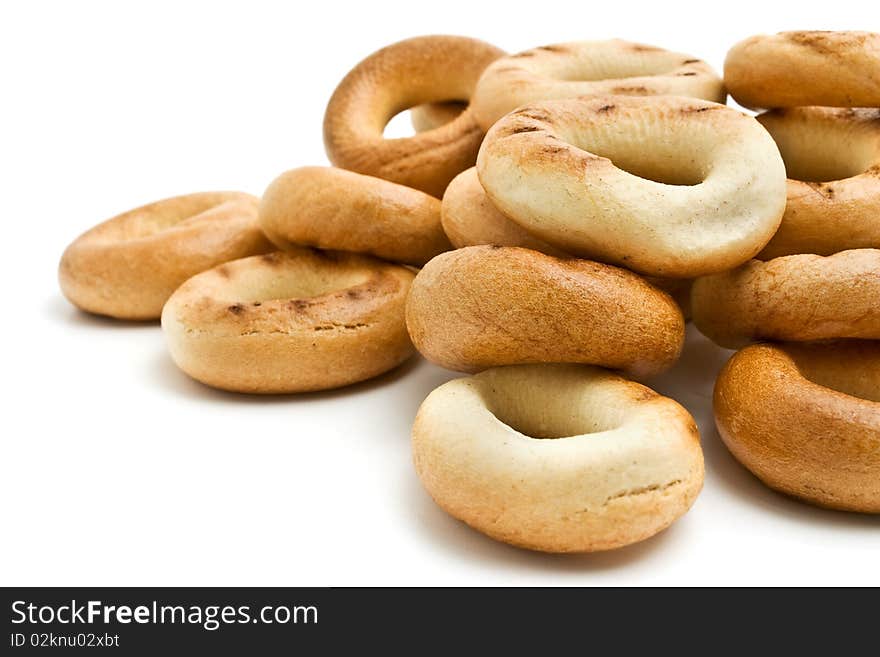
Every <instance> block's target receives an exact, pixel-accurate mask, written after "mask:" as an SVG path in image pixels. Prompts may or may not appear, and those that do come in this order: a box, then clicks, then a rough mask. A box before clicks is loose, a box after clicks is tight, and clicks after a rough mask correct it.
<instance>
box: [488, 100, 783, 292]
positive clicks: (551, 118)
mask: <svg viewBox="0 0 880 657" xmlns="http://www.w3.org/2000/svg"><path fill="white" fill-rule="evenodd" d="M477 172H478V174H479V178H480V182H481V183H482V185H483V187H484V189H485V190H486V193H487V194H488V195H489V198H490V199H491V200H492V203H493V204H495V205H496V206H497V207H498V209H499V210H500V211H501V212H502V213H503V214H505V215H506V216H508V217H510V218H511V219H513V220H514V221H516V222H517V223H518V224H520V225H521V226H522V227H523V228H525V229H526V230H528V231H529V232H530V233H532V234H533V235H535V236H536V237H538V238H540V239H542V240H545V241H546V242H548V243H550V244H552V245H553V246H555V247H557V248H560V249H563V250H565V251H568V252H569V253H572V254H574V255H577V256H581V257H586V258H591V259H595V260H600V261H603V262H609V263H612V264H617V265H621V266H624V267H627V268H629V269H632V270H634V271H637V272H639V273H642V274H646V275H650V276H662V277H668V278H691V277H695V276H699V275H702V274H708V273H713V272H717V271H724V270H726V269H730V268H731V267H735V266H736V265H739V264H741V263H743V262H745V261H747V260H748V259H749V258H751V257H753V256H754V255H756V254H757V253H758V252H759V251H760V250H761V249H762V248H763V247H764V245H765V244H766V243H767V242H768V241H769V240H770V238H771V237H772V236H773V234H774V233H775V232H776V229H777V228H778V227H779V222H780V221H781V219H782V213H783V211H784V210H785V193H786V191H785V190H786V188H785V166H784V165H783V163H782V158H781V157H780V155H779V150H778V149H777V147H776V144H775V143H774V142H773V139H772V138H771V137H770V135H769V134H767V131H766V130H764V128H762V127H761V125H760V124H759V123H758V122H757V121H755V119H754V118H752V117H750V116H747V115H745V114H742V113H741V112H738V111H736V110H734V109H732V108H728V107H725V106H723V105H718V104H716V103H710V102H708V101H703V100H694V99H688V98H678V97H671V96H667V97H655V98H639V97H636V96H610V97H597V98H578V99H568V100H552V101H544V102H541V103H535V104H533V105H527V106H525V107H522V108H520V109H518V110H516V111H514V112H512V113H511V114H508V115H507V116H506V117H504V118H503V119H501V120H500V121H499V122H498V123H496V124H495V125H494V127H493V128H492V129H491V130H490V131H489V133H488V134H487V135H486V139H485V140H484V142H483V145H482V147H481V148H480V154H479V157H478V159H477ZM658 181H659V182H658Z"/></svg>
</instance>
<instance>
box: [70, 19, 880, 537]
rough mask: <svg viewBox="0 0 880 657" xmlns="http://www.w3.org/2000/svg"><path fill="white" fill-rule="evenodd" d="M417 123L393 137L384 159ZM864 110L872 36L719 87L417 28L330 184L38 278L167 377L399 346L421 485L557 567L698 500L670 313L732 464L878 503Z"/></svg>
mask: <svg viewBox="0 0 880 657" xmlns="http://www.w3.org/2000/svg"><path fill="white" fill-rule="evenodd" d="M728 93H729V94H730V95H731V96H732V97H733V99H734V100H736V101H737V102H738V103H739V104H740V105H742V106H743V107H746V108H750V109H753V110H757V111H759V112H760V113H758V114H757V116H755V115H753V114H752V113H750V112H746V111H741V110H739V109H736V108H734V107H732V106H728V105H726V99H727V94H728ZM410 108H412V112H411V116H412V121H413V125H414V128H415V131H416V134H415V135H414V136H411V137H405V138H394V139H391V138H386V137H385V135H384V130H385V128H386V126H387V124H388V123H389V121H390V120H391V119H392V118H393V117H394V116H395V115H397V114H398V113H400V112H401V111H403V110H406V109H410ZM878 108H880V35H878V34H873V33H867V32H786V33H781V34H778V35H775V36H756V37H752V38H749V39H746V40H745V41H742V42H740V43H738V44H737V45H735V46H734V47H733V48H732V49H731V50H730V51H729V53H728V55H727V59H726V61H725V65H724V76H723V79H722V78H721V77H720V76H719V75H718V74H716V73H715V72H714V71H713V70H712V68H711V67H710V66H709V65H707V64H706V63H705V62H704V61H702V60H700V59H697V58H695V57H693V56H691V55H687V54H682V53H677V52H671V51H668V50H664V49H661V48H657V47H654V46H648V45H644V44H639V43H631V42H628V41H622V40H609V41H585V42H577V43H563V44H556V45H549V46H543V47H540V48H535V49H533V50H527V51H525V52H520V53H518V54H514V55H507V54H505V53H504V52H503V51H501V50H499V49H498V48H496V47H494V46H492V45H489V44H487V43H484V42H482V41H479V40H475V39H471V38H465V37H456V36H425V37H417V38H413V39H408V40H405V41H401V42H399V43H395V44H393V45H390V46H388V47H386V48H383V49H381V50H379V51H377V52H375V53H373V54H372V55H370V56H368V57H367V58H366V59H364V60H363V61H361V62H360V63H359V64H358V65H357V66H355V67H354V68H353V69H352V70H351V71H350V72H349V73H348V75H346V76H345V78H344V79H343V80H342V82H341V83H340V84H339V85H338V87H337V88H336V91H335V92H334V94H333V96H332V98H331V99H330V102H329V104H328V106H327V110H326V114H325V118H324V142H325V145H326V150H327V154H328V157H329V159H330V161H331V163H332V164H333V166H332V167H307V168H299V169H294V170H292V171H288V172H286V173H283V174H282V175H280V176H279V177H278V178H277V179H276V180H274V181H273V182H272V183H271V184H270V185H269V187H268V188H267V189H266V191H265V193H264V194H263V196H262V197H261V198H256V197H254V196H251V195H249V194H246V193H242V192H206V193H196V194H190V195H187V196H180V197H175V198H171V199H166V200H162V201H158V202H156V203H153V204H151V205H147V206H144V207H140V208H137V209H134V210H131V211H129V212H126V213H124V214H121V215H119V216H117V217H114V218H112V219H110V220H108V221H106V222H104V223H101V224H99V225H98V226H96V227H94V228H92V229H91V230H89V231H88V232H86V233H85V234H83V235H82V236H80V237H79V238H78V239H77V240H75V241H74V242H73V243H72V244H71V245H70V246H69V247H68V248H67V250H66V251H65V253H64V255H63V256H62V258H61V263H60V268H59V278H60V283H61V289H62V291H63V292H64V294H65V296H66V297H67V298H68V299H69V300H70V301H71V302H72V303H73V304H75V305H76V306H78V307H79V308H81V309H83V310H85V311H88V312H91V313H97V314H101V315H107V316H111V317H116V318H121V319H129V320H155V319H157V318H161V325H162V330H163V331H164V333H165V336H166V339H167V345H168V349H169V351H170V354H171V358H172V359H173V360H174V362H175V363H176V364H177V365H178V366H179V367H180V368H181V369H182V370H183V371H184V372H186V373H187V374H188V375H189V376H191V377H193V378H194V379H196V380H198V381H200V382H202V383H205V384H207V385H209V386H214V387H217V388H222V389H225V390H231V391H236V392H242V393H263V394H268V393H299V392H306V391H315V390H326V389H329V388H336V387H339V386H345V385H348V384H352V383H355V382H358V381H364V380H366V379H369V378H372V377H375V376H378V375H380V374H382V373H384V372H388V371H389V370H391V369H393V368H395V367H396V366H398V365H400V364H401V363H402V362H403V361H405V360H406V359H408V358H410V357H411V356H412V355H413V353H414V351H415V350H417V351H418V352H420V353H421V354H422V356H424V357H425V358H426V359H428V360H429V361H431V362H433V363H436V364H438V365H440V366H443V367H445V368H449V369H452V370H456V371H460V372H464V373H467V374H468V376H466V377H465V378H459V379H455V380H453V381H450V382H449V383H446V384H444V385H442V386H440V387H439V388H437V389H436V390H434V391H433V392H431V394H430V395H429V396H428V397H427V399H425V401H424V402H423V404H422V405H421V408H420V409H419V412H418V414H417V417H416V419H415V424H414V426H413V432H412V449H413V458H414V463H415V467H416V470H417V472H418V475H419V477H420V479H421V481H422V483H423V484H424V486H425V488H426V489H427V491H428V492H429V493H430V495H431V496H432V497H433V498H434V500H435V501H436V502H437V504H439V505H440V506H441V507H442V508H443V509H444V510H446V511H447V512H448V513H449V514H451V515H452V516H454V517H455V518H458V519H460V520H462V521H464V522H465V523H467V524H469V525H471V526H472V527H474V528H475V529H477V530H479V531H481V532H483V533H485V534H487V535H489V536H491V537H493V538H495V539H497V540H500V541H504V542H507V543H510V544H513V545H517V546H521V547H525V548H530V549H534V550H541V551H548V552H589V551H596V550H607V549H612V548H617V547H621V546H624V545H628V544H631V543H634V542H636V541H640V540H643V539H646V538H648V537H650V536H652V535H654V534H656V533H657V532H659V531H661V530H663V529H664V528H666V527H668V526H669V525H670V524H672V523H673V522H674V521H675V520H676V519H678V518H679V517H681V516H682V515H683V514H684V513H686V512H687V510H688V509H689V508H690V507H691V505H692V504H693V502H694V500H695V499H696V497H697V495H698V494H699V492H700V490H701V488H702V485H703V477H704V465H703V455H702V450H701V447H700V436H699V432H698V429H697V426H696V424H695V422H694V420H693V418H692V416H691V415H690V413H689V412H688V411H687V410H686V409H685V408H683V407H682V406H681V405H680V404H678V403H677V402H676V401H674V400H672V399H669V398H667V397H664V396H662V395H660V394H658V393H656V392H655V391H653V390H652V389H651V388H649V387H646V385H644V382H646V381H649V379H650V378H651V377H653V376H655V375H657V374H659V373H662V372H664V371H666V370H668V369H669V368H670V367H671V366H673V365H674V364H675V363H676V361H677V360H678V359H679V357H680V355H681V352H682V349H683V346H684V338H685V323H686V321H687V320H688V319H692V320H693V323H694V325H695V326H696V328H697V329H699V331H700V332H702V333H703V334H704V335H705V336H707V337H708V338H709V339H711V340H712V341H714V342H715V343H716V344H718V345H720V346H722V347H725V348H733V349H739V351H737V352H736V353H735V354H734V355H733V356H732V358H731V359H730V360H729V361H728V362H727V364H726V365H725V366H724V368H723V369H722V371H721V373H720V374H719V376H718V379H717V382H716V386H715V393H714V413H715V419H716V424H717V427H718V431H719V433H720V436H721V438H722V439H723V441H724V443H725V444H726V445H727V447H728V448H729V449H730V451H731V453H732V454H733V455H734V456H735V457H736V458H737V459H738V460H739V461H740V462H741V463H742V464H743V465H744V466H745V467H746V468H748V469H749V470H750V471H751V472H753V473H754V474H755V475H756V476H757V477H759V478H760V479H761V480H762V481H763V482H764V483H766V484H767V485H768V486H770V487H772V488H774V489H777V490H779V491H782V492H784V493H786V494H789V495H792V496H795V497H798V498H800V499H802V500H805V501H807V502H810V503H813V504H817V505H820V506H824V507H829V508H833V509H842V510H848V511H860V512H868V513H880V342H877V340H880V109H878Z"/></svg>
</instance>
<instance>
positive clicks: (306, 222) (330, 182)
mask: <svg viewBox="0 0 880 657" xmlns="http://www.w3.org/2000/svg"><path fill="white" fill-rule="evenodd" d="M259 218H260V227H261V228H262V229H263V232H264V233H266V235H267V236H268V237H269V239H270V240H272V242H274V243H275V245H276V246H278V248H280V249H287V248H289V247H290V245H291V244H300V245H304V246H315V247H319V248H321V249H333V250H340V251H354V252H357V253H369V254H372V255H375V256H378V257H380V258H385V259H386V260H392V261H395V262H403V263H406V264H409V265H417V266H421V265H423V264H425V263H426V262H427V261H428V260H430V259H431V258H433V257H434V256H435V255H437V254H438V253H442V252H443V251H448V250H449V249H450V248H452V245H451V244H450V243H449V240H448V239H447V237H446V234H445V233H444V232H443V227H442V226H441V225H440V201H438V200H437V199H436V198H434V197H433V196H429V195H428V194H425V193H424V192H420V191H418V190H416V189H412V188H410V187H404V186H403V185H398V184H396V183H392V182H388V181H387V180H382V179H381V178H374V177H372V176H364V175H362V174H359V173H354V172H352V171H345V170H344V169H336V168H332V167H303V168H301V169H293V170H292V171H287V172H286V173H283V174H281V175H280V176H279V177H278V178H276V179H275V180H274V182H272V184H271V185H269V188H268V189H267V190H266V193H265V194H264V195H263V200H262V202H261V203H260V213H259Z"/></svg>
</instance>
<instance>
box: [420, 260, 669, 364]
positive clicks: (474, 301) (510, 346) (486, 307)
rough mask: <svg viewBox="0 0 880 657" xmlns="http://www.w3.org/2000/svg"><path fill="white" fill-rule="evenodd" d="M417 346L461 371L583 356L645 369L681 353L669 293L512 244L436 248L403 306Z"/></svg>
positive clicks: (626, 275) (606, 269)
mask: <svg viewBox="0 0 880 657" xmlns="http://www.w3.org/2000/svg"><path fill="white" fill-rule="evenodd" d="M406 323H407V328H408V329H409V333H410V337H411V338H412V340H413V344H415V346H416V348H417V349H418V350H419V351H420V352H421V353H422V355H423V356H425V358H427V359H428V360H430V361H432V362H434V363H437V364H438V365H441V366H443V367H447V368H449V369H452V370H459V371H462V372H476V371H479V370H483V369H486V368H489V367H495V366H497V365H516V364H522V363H586V364H591V365H601V366H603V367H608V368H611V369H618V370H622V371H624V372H627V373H629V374H632V375H633V376H637V377H647V376H650V375H652V374H655V373H657V372H660V371H662V370H664V369H667V368H668V367H670V366H671V365H672V364H673V363H674V362H675V361H676V359H677V358H678V356H679V354H680V353H681V348H682V344H683V341H684V319H683V318H682V315H681V311H680V310H679V309H678V306H677V305H676V304H675V302H674V301H673V300H672V299H671V298H670V297H669V296H668V295H667V294H666V293H664V292H661V291H660V290H658V289H656V288H654V287H652V286H651V285H649V284H648V283H647V282H645V280H644V279H642V278H641V277H639V276H637V275H636V274H633V273H631V272H628V271H626V270H623V269H618V268H617V267H612V266H610V265H602V264H599V263H595V262H590V261H587V260H576V259H561V258H554V257H552V256H548V255H545V254H543V253H539V252H538V251H530V250H528V249H520V248H514V247H491V246H471V247H468V248H465V249H458V250H456V251H449V252H448V253H443V254H441V255H439V256H437V257H436V258H434V259H433V260H431V262H429V263H428V264H427V265H425V267H424V268H423V269H422V270H421V271H420V272H419V274H418V276H417V277H416V280H415V281H414V283H413V286H412V289H411V290H410V294H409V298H408V299H407V305H406Z"/></svg>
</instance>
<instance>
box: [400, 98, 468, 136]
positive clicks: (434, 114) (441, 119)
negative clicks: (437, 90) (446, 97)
mask: <svg viewBox="0 0 880 657" xmlns="http://www.w3.org/2000/svg"><path fill="white" fill-rule="evenodd" d="M467 105H468V104H467V103H463V102H461V101H459V100H450V101H446V102H440V103H425V104H424V105H417V106H416V107H413V108H412V109H411V110H410V111H409V115H410V121H412V126H413V129H414V130H415V131H416V132H427V131H428V130H433V129H434V128H439V127H440V126H441V125H446V124H447V123H449V122H450V121H452V120H454V119H456V118H458V116H459V115H460V114H461V113H462V112H464V111H465V110H466V109H467Z"/></svg>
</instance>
